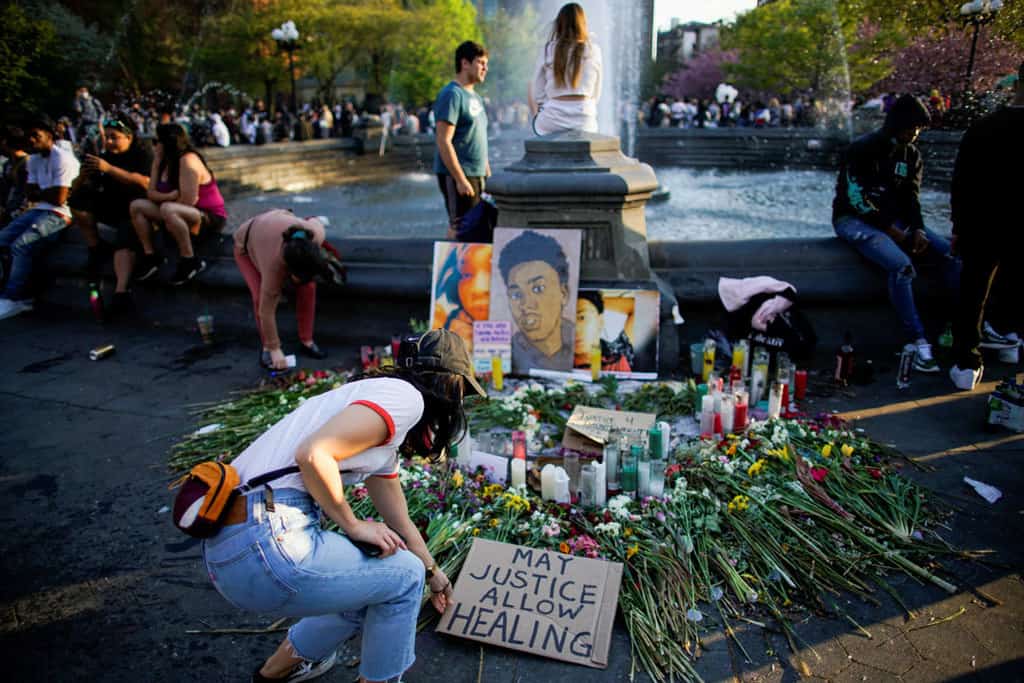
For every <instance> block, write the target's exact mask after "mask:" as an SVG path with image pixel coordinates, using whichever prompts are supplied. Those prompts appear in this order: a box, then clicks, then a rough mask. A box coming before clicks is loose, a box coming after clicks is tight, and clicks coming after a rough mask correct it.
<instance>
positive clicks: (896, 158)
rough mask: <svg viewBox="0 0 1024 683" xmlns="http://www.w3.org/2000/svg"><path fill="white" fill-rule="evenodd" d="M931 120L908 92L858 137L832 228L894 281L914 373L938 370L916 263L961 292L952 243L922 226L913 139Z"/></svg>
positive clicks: (839, 186)
mask: <svg viewBox="0 0 1024 683" xmlns="http://www.w3.org/2000/svg"><path fill="white" fill-rule="evenodd" d="M929 121H930V116H929V114H928V110H927V109H926V108H925V106H924V105H923V104H921V102H920V101H918V100H917V98H915V97H913V96H911V95H903V96H902V97H900V98H899V99H898V100H897V101H896V103H895V104H894V105H893V106H892V108H891V109H890V110H889V113H888V114H887V115H886V117H885V125H883V126H882V128H881V129H879V130H877V131H874V132H872V133H868V134H867V135H864V136H862V137H859V138H857V139H856V140H854V141H853V142H852V143H850V146H849V147H848V148H847V149H846V151H845V153H844V154H843V157H842V160H841V162H840V165H839V177H838V180H837V181H836V197H835V200H834V201H833V202H832V225H833V227H834V228H835V231H836V234H837V235H838V236H839V237H840V238H842V239H843V240H845V241H847V242H849V243H850V244H851V245H853V247H854V248H855V249H856V250H857V251H858V252H860V254H861V255H862V256H864V257H865V258H867V259H868V260H869V261H871V262H873V263H875V264H877V265H878V266H881V267H882V268H883V269H884V270H885V271H886V273H887V274H888V278H889V300H890V301H891V302H892V305H893V307H894V308H895V309H896V312H897V313H898V314H899V316H900V319H901V320H902V322H903V327H904V331H905V333H906V336H907V341H909V342H913V344H914V345H915V346H916V348H917V354H916V356H915V360H914V369H916V370H918V371H919V372H938V371H939V365H938V363H936V362H935V358H934V357H933V355H932V348H931V344H929V343H928V340H927V339H926V338H925V331H924V325H923V324H922V323H921V318H920V316H918V313H917V306H916V305H915V304H914V290H913V281H914V277H915V276H916V274H917V273H916V271H915V269H914V261H915V260H919V259H923V258H927V259H929V260H932V261H935V262H937V263H938V265H939V267H940V268H941V270H942V273H943V275H944V277H945V281H946V286H947V287H948V288H949V290H950V292H951V293H955V292H956V291H957V289H958V288H959V276H960V265H959V262H958V261H957V260H956V259H955V258H954V257H953V256H952V253H951V248H950V243H949V241H948V240H946V239H944V238H943V237H941V236H940V235H938V234H937V233H935V232H933V231H931V230H929V229H928V228H926V227H925V225H924V219H923V218H922V217H921V203H920V201H919V199H918V194H919V192H920V190H921V175H922V172H923V169H924V164H923V163H922V161H921V153H920V152H919V151H918V149H917V146H916V145H915V144H914V142H915V141H916V140H917V136H918V135H919V134H920V132H921V129H922V128H924V127H925V126H927V125H928V122H929Z"/></svg>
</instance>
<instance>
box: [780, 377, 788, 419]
mask: <svg viewBox="0 0 1024 683" xmlns="http://www.w3.org/2000/svg"><path fill="white" fill-rule="evenodd" d="M788 410H789V384H787V383H785V382H783V383H782V412H784V413H785V412H787V411H788Z"/></svg>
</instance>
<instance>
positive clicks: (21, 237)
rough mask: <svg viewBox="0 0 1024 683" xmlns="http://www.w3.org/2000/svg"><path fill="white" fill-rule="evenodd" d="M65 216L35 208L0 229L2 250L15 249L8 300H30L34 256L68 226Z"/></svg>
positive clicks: (12, 254)
mask: <svg viewBox="0 0 1024 683" xmlns="http://www.w3.org/2000/svg"><path fill="white" fill-rule="evenodd" d="M67 225H68V224H67V221H65V220H64V217H63V216H61V215H59V214H56V213H54V212H52V211H43V210H41V209H32V210H29V211H26V212H25V213H23V214H21V215H20V216H18V217H17V218H15V219H14V220H13V221H11V222H10V223H8V224H7V227H5V228H4V229H3V230H0V248H2V247H9V248H10V250H11V275H10V277H8V278H7V286H6V287H5V288H4V294H3V296H4V298H5V299H13V300H16V301H17V300H20V299H26V298H28V283H29V279H30V278H31V277H32V264H33V262H34V260H35V258H34V255H35V253H36V252H37V251H39V249H40V248H42V247H44V246H45V245H47V244H52V243H54V242H56V241H57V238H58V237H60V231H61V230H63V229H64V228H66V227H67Z"/></svg>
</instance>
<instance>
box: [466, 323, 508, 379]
mask: <svg viewBox="0 0 1024 683" xmlns="http://www.w3.org/2000/svg"><path fill="white" fill-rule="evenodd" d="M491 356H498V357H500V358H501V370H502V372H504V373H506V374H508V373H510V372H512V322H511V321H509V320H478V321H476V322H474V323H473V371H474V372H475V373H476V374H478V375H485V374H489V373H490V372H491Z"/></svg>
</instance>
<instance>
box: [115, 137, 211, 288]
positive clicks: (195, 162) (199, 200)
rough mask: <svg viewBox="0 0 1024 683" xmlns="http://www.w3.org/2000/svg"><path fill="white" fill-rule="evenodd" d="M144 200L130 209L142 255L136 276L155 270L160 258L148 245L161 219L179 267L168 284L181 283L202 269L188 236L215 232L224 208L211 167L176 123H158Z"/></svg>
mask: <svg viewBox="0 0 1024 683" xmlns="http://www.w3.org/2000/svg"><path fill="white" fill-rule="evenodd" d="M146 195H147V198H146V199H136V200H135V201H133V202H132V203H131V208H130V213H131V217H132V225H134V226H135V233H136V235H138V238H139V242H140V243H141V244H142V251H143V255H142V258H141V259H140V261H139V264H138V265H137V266H136V271H135V279H136V280H139V281H142V280H148V279H149V278H151V277H153V276H154V275H156V273H157V271H158V270H159V269H160V264H162V263H163V261H164V259H163V257H161V256H158V255H157V254H156V250H155V249H154V246H153V224H154V223H163V225H164V227H165V228H166V229H167V233H168V234H169V235H170V236H171V237H172V238H173V239H174V242H175V243H176V244H177V246H178V254H179V256H178V267H177V270H176V271H175V273H174V276H173V277H172V278H171V280H170V283H171V284H172V285H183V284H185V283H186V282H188V281H190V280H192V279H193V278H194V277H195V276H196V275H198V274H199V273H201V272H202V271H203V269H205V268H206V262H205V261H203V260H201V259H199V258H198V257H197V256H196V255H195V252H194V251H193V250H192V239H193V238H196V237H200V236H201V235H207V234H209V233H211V232H212V233H219V232H220V231H221V230H222V229H223V228H224V223H225V221H226V220H227V212H226V211H225V210H224V197H222V196H221V194H220V190H219V189H218V188H217V181H216V179H214V177H213V171H211V170H210V167H209V166H207V165H206V161H205V160H204V159H203V156H202V155H201V154H200V153H199V152H198V151H197V150H196V148H195V147H193V146H192V142H191V141H190V140H189V137H188V132H187V131H186V130H185V129H184V128H183V127H182V126H180V125H178V124H176V123H165V124H162V125H159V126H157V129H156V146H155V148H154V155H153V169H152V171H151V173H150V177H149V189H148V190H147V192H146Z"/></svg>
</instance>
